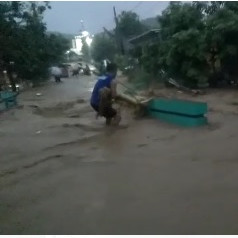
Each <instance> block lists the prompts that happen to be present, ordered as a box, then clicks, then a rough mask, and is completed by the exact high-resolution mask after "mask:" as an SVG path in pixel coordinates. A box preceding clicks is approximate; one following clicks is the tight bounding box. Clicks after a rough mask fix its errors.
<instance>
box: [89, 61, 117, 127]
mask: <svg viewBox="0 0 238 238" xmlns="http://www.w3.org/2000/svg"><path fill="white" fill-rule="evenodd" d="M116 74H117V65H116V64H114V63H109V64H108V65H107V68H106V73H105V74H104V75H101V76H99V77H98V80H97V82H96V84H95V86H94V89H93V92H92V95H91V100H90V103H91V106H92V108H93V109H94V110H95V111H96V112H97V115H99V116H103V117H105V118H106V125H110V124H111V122H112V119H114V122H115V123H117V124H118V123H119V122H120V119H121V117H120V115H119V111H117V110H116V109H114V108H113V107H112V101H113V99H115V98H116V96H117V93H116V79H115V78H116Z"/></svg>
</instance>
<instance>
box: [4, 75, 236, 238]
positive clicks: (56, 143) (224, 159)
mask: <svg viewBox="0 0 238 238" xmlns="http://www.w3.org/2000/svg"><path fill="white" fill-rule="evenodd" d="M93 83H94V79H93V78H90V77H80V78H79V79H76V78H74V79H67V80H64V82H63V83H62V84H58V85H55V84H54V83H50V84H49V85H47V86H45V87H41V88H38V89H34V90H32V91H30V92H24V93H22V94H21V95H20V98H19V101H20V104H21V105H24V107H23V108H18V109H14V110H10V111H8V112H6V113H3V114H1V115H0V141H1V142H0V151H1V156H0V234H237V233H238V226H237V222H238V205H237V204H238V173H237V170H238V146H237V141H238V129H237V128H238V120H237V119H238V118H237V115H235V114H234V113H230V112H227V113H223V112H222V111H219V110H218V111H216V110H210V112H209V115H208V116H209V125H208V126H205V127H201V128H196V129H185V128H180V127H176V126H173V125H169V124H166V123H163V122H161V121H158V120H153V119H148V118H147V119H146V118H145V119H140V120H133V119H132V117H131V116H130V113H129V112H128V111H126V110H124V111H122V115H123V120H122V124H121V126H120V127H119V128H105V126H104V122H103V120H101V119H100V120H96V119H95V113H94V112H93V111H92V110H91V108H90V106H89V104H88V98H89V93H90V90H91V87H92V85H93ZM36 93H42V95H41V96H36ZM220 100H221V99H220Z"/></svg>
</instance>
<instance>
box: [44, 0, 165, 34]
mask: <svg viewBox="0 0 238 238" xmlns="http://www.w3.org/2000/svg"><path fill="white" fill-rule="evenodd" d="M50 4H51V6H52V9H51V10H47V12H46V13H45V18H44V21H45V22H46V23H47V28H48V30H50V31H59V32H62V33H73V34H75V33H78V32H79V30H80V29H81V23H80V20H83V21H84V26H85V29H86V30H87V31H89V32H90V33H92V34H94V33H97V32H100V31H102V27H103V26H105V27H106V28H108V29H112V28H113V27H114V20H113V6H115V7H116V10H117V14H119V13H120V12H121V11H123V10H126V11H129V10H132V11H134V12H136V13H137V14H138V15H139V16H140V18H141V19H144V18H148V17H154V16H157V15H158V14H160V13H161V11H162V10H163V9H164V8H165V7H166V6H167V5H168V2H166V1H160V2H159V1H158V2H149V1H146V2H139V1H137V2H135V1H128V2H119V1H110V2H106V1H100V2H86V1H85V2H71V1H63V2H57V1H55V2H51V3H50Z"/></svg>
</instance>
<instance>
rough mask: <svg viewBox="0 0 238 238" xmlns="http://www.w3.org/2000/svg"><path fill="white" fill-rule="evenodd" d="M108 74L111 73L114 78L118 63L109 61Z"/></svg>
mask: <svg viewBox="0 0 238 238" xmlns="http://www.w3.org/2000/svg"><path fill="white" fill-rule="evenodd" d="M106 71H107V74H110V75H111V76H112V77H113V78H115V77H116V75H117V65H116V64H115V63H108V64H107V68H106Z"/></svg>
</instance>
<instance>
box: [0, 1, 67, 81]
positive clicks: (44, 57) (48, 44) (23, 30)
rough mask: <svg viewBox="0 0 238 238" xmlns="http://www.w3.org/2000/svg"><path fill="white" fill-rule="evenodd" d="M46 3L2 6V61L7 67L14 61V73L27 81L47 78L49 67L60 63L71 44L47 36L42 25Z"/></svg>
mask: <svg viewBox="0 0 238 238" xmlns="http://www.w3.org/2000/svg"><path fill="white" fill-rule="evenodd" d="M49 8H50V6H49V4H48V3H46V2H40V3H38V2H1V3H0V32H1V35H0V59H1V62H3V63H2V67H4V68H7V66H8V65H9V63H10V62H11V61H13V62H14V63H15V64H14V71H15V72H16V73H17V75H18V76H19V77H21V78H22V79H25V80H33V81H35V80H40V79H46V78H47V74H48V68H49V66H50V65H51V64H53V63H58V62H59V61H60V60H61V59H62V56H63V54H64V52H65V51H66V49H67V48H68V42H67V41H66V40H65V39H64V38H62V37H60V36H56V35H54V34H47V32H46V26H45V24H44V23H43V22H42V20H43V13H44V11H45V10H46V9H49Z"/></svg>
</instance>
